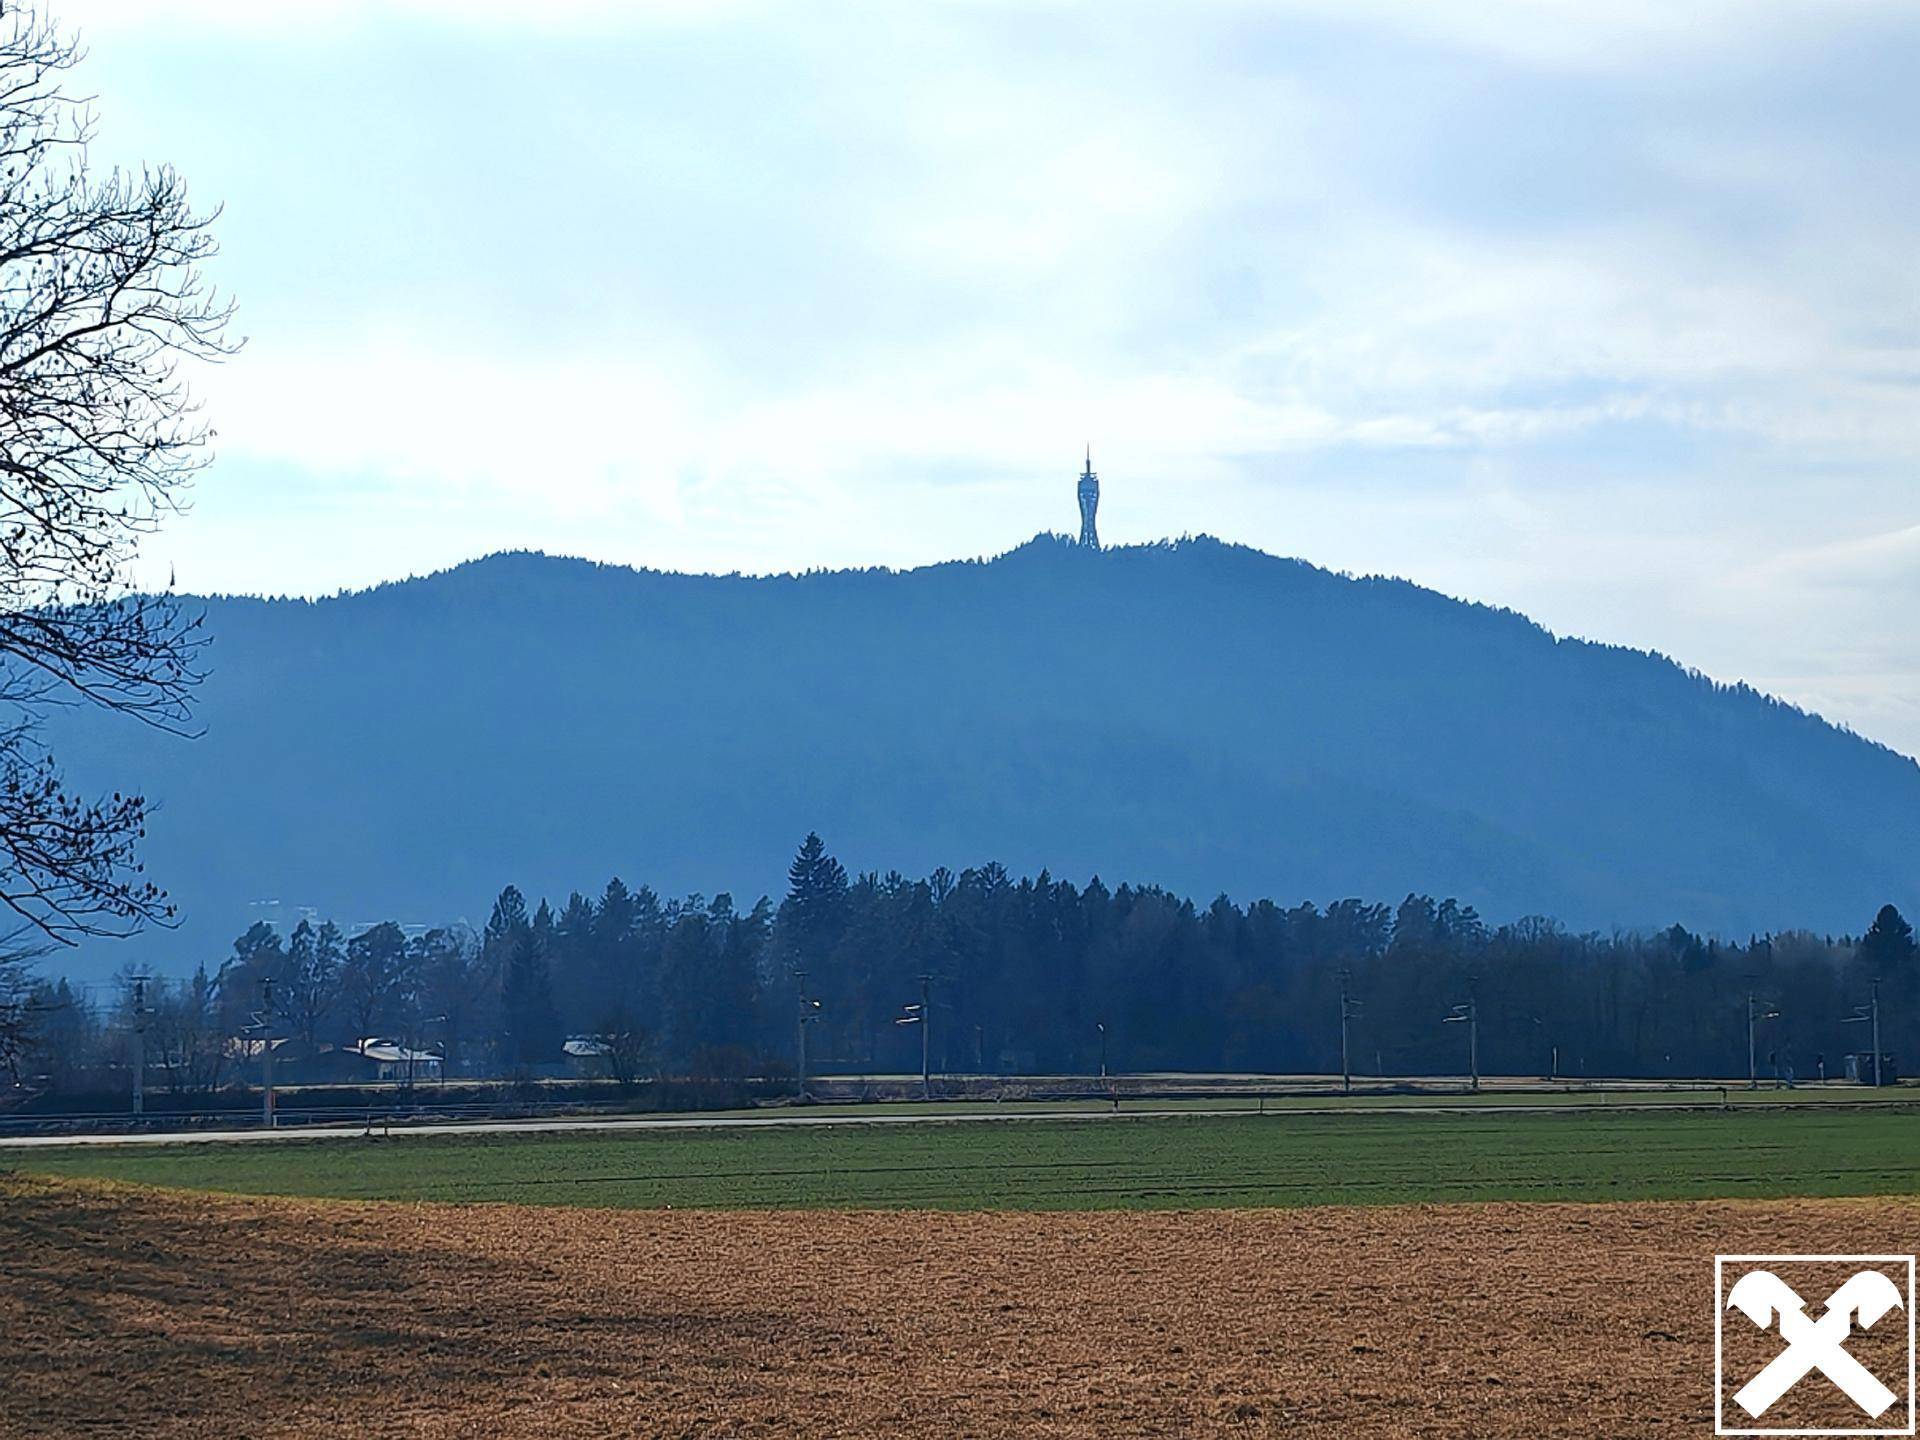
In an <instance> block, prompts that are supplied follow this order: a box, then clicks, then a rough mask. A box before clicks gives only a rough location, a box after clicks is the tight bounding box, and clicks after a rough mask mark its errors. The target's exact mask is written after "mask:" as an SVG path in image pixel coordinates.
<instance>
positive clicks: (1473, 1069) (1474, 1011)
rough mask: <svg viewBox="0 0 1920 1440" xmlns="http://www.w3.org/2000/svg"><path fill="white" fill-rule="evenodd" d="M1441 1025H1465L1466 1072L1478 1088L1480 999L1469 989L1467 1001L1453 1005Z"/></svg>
mask: <svg viewBox="0 0 1920 1440" xmlns="http://www.w3.org/2000/svg"><path fill="white" fill-rule="evenodd" d="M1440 1023H1441V1024H1443V1025H1465V1026H1466V1027H1467V1073H1468V1074H1469V1075H1470V1076H1471V1077H1472V1079H1473V1088H1474V1089H1475V1090H1478V1089H1479V1088H1480V1000H1479V997H1477V996H1475V995H1474V994H1473V992H1472V991H1471V990H1469V991H1468V992H1467V1003H1466V1004H1464V1005H1456V1006H1454V1007H1453V1010H1452V1012H1451V1013H1449V1014H1448V1015H1447V1017H1446V1019H1444V1020H1443V1021H1441V1022H1440Z"/></svg>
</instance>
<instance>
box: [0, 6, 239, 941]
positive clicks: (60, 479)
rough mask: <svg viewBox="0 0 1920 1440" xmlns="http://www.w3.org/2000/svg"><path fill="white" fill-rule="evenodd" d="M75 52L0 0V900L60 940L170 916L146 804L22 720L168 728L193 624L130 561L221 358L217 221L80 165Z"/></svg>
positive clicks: (181, 195) (144, 181)
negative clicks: (98, 793)
mask: <svg viewBox="0 0 1920 1440" xmlns="http://www.w3.org/2000/svg"><path fill="white" fill-rule="evenodd" d="M81 58H82V52H81V51H80V49H79V48H78V45H77V43H76V42H74V41H73V40H71V39H69V38H67V37H66V36H65V35H64V33H63V32H61V31H60V30H59V29H58V28H57V27H56V26H55V25H54V24H53V23H52V21H50V20H49V19H48V18H47V17H46V16H45V15H43V14H42V13H40V12H39V11H38V10H37V9H36V8H35V7H34V6H33V5H31V4H12V3H3V0H0V717H3V718H0V906H4V907H5V908H6V909H8V910H11V911H12V912H13V913H14V915H15V916H17V917H18V919H19V922H20V924H21V925H22V927H23V928H25V929H27V930H38V931H40V932H42V933H44V934H45V935H46V936H49V937H51V938H52V939H55V940H59V941H67V942H71V941H73V940H75V939H77V938H79V937H81V936H83V935H98V934H125V933H130V932H131V931H133V930H137V929H139V928H140V927H141V926H142V925H143V924H145V923H148V922H151V921H160V922H165V921H166V920H168V919H170V918H171V917H172V914H173V912H172V908H171V906H170V905H169V904H168V902H167V899H166V896H165V894H164V892H162V891H161V890H160V889H159V888H158V887H156V886H155V885H154V884H152V883H151V882H150V881H148V880H146V879H145V878H144V877H143V875H142V873H141V866H140V864H139V861H138V859H137V857H136V854H135V846H136V843H137V842H138V841H139V839H140V838H141V836H142V835H143V833H144V828H145V824H146V817H147V804H146V801H145V799H144V798H143V797H141V796H139V795H135V794H129V793H114V794H113V795H111V797H109V798H87V797H85V796H82V795H79V794H76V793H75V792H74V791H73V790H71V789H70V788H69V787H68V785H67V783H66V782H65V780H64V779H63V777H62V775H61V772H60V770H59V768H58V767H57V766H56V764H55V762H54V758H53V756H52V755H51V754H50V753H48V751H47V750H46V748H45V746H44V745H43V744H42V743H41V742H40V738H39V722H40V718H41V716H42V715H43V714H44V712H45V709H46V708H47V707H48V706H51V705H61V704H90V705H97V706H102V707H105V708H107V709H109V710H114V711H118V712H121V713H124V714H127V715H131V716H134V717H136V718H137V719H139V720H141V721H144V722H146V723H148V724H151V725H156V726H160V727H163V728H167V729H171V730H176V731H181V732H184V731H185V730H186V727H187V726H188V724H189V720H190V716H189V700H190V696H191V691H192V688H193V686H194V684H195V683H196V681H197V680H198V679H199V671H198V670H197V668H196V664H195V659H196V655H197V653H198V650H199V647H200V645H201V644H202V643H203V637H202V635H201V633H200V629H199V617H198V616H196V615H189V614H187V613H185V612H183V610H182V609H181V608H180V606H179V605H178V604H177V603H176V602H175V601H174V599H173V598H172V597H171V596H170V595H157V596H156V595H150V594H147V595H143V594H138V593H135V591H134V588H133V585H132V583H131V578H130V574H129V566H130V562H131V561H132V559H133V556H134V552H135V549H136V547H137V545H138V542H139V540H140V538H141V537H142V536H143V535H145V534H147V533H149V532H150V531H151V530H152V529H153V528H154V526H155V525H156V524H158V523H159V521H160V520H161V519H162V518H163V517H164V516H165V515H167V514H169V513H172V512H174V511H176V510H178V509H179V508H180V507H181V498H182V490H183V487H184V486H185V485H186V484H187V483H188V482H189V481H190V479H191V478H192V476H193V474H194V473H195V472H196V471H197V470H198V469H199V468H200V467H201V466H202V465H203V464H205V463H206V459H207V458H208V457H207V449H206V444H207V440H208V438H209V435H210V431H209V430H208V428H207V427H206V425H205V424H204V423H203V422H202V421H201V419H200V418H199V415H198V413H197V407H196V405H195V404H194V402H193V400H192V397H191V396H190V394H189V392H188V388H187V385H186V382H185V381H184V380H183V379H182V378H181V374H180V367H181V364H182V362H183V361H186V360H217V359H219V358H221V357H223V356H225V355H228V354H231V353H232V352H233V350H234V349H236V348H237V346H236V345H235V344H233V343H230V342H229V341H228V339H227V337H226V328H227V324H228V321H229V319H230V317H231V313H232V312H231V305H230V303H229V302H227V301H225V300H224V299H223V298H222V297H220V296H218V295H217V294H216V293H215V292H214V291H213V290H212V289H211V288H210V287H209V286H208V284H207V283H206V281H205V279H204V278H203V276H202V274H201V270H200V266H201V262H203V261H205V260H206V259H207V258H208V257H209V256H211V255H213V254H214V252H215V245H214V240H213V236H212V234H211V232H210V230H209V225H210V224H211V222H212V221H213V220H214V219H215V218H217V215H218V211H217V210H215V211H211V212H208V213H205V214H200V213H196V212H195V211H194V210H193V208H192V207H191V206H190V205H189V203H188V200H187V194H186V187H185V185H184V183H183V182H182V181H181V179H180V177H179V176H178V175H177V174H175V173H174V171H173V170H171V169H169V168H166V167H164V166H163V167H159V168H156V169H145V170H142V171H141V172H140V173H138V174H132V173H127V172H124V171H119V170H115V171H113V172H112V173H111V174H109V175H107V176H105V177H104V178H98V179H96V178H95V177H94V176H93V175H92V174H91V173H90V172H89V169H88V165H87V147H88V143H89V141H90V140H91V138H92V134H93V117H92V110H91V102H90V100H88V99H87V98H85V97H79V96H74V95H70V94H68V93H67V92H66V90H65V88H64V85H65V82H66V79H67V77H68V75H69V72H71V71H72V69H73V68H74V66H75V65H76V64H77V63H78V62H79V61H80V59H81Z"/></svg>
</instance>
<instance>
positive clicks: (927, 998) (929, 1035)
mask: <svg viewBox="0 0 1920 1440" xmlns="http://www.w3.org/2000/svg"><path fill="white" fill-rule="evenodd" d="M1875 1043H1876V1044H1878V1043H1879V1042H1878V1037H1876V1038H1875ZM920 1098H921V1099H923V1100H931V1099H932V1098H933V976H931V975H922V976H921V977H920Z"/></svg>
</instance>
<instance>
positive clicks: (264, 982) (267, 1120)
mask: <svg viewBox="0 0 1920 1440" xmlns="http://www.w3.org/2000/svg"><path fill="white" fill-rule="evenodd" d="M260 1003H261V1009H260V1123H261V1124H262V1125H264V1126H266V1127H267V1128H268V1129H269V1130H271V1129H272V1128H273V977H272V976H271V975H268V976H265V977H263V978H262V979H261V981H260Z"/></svg>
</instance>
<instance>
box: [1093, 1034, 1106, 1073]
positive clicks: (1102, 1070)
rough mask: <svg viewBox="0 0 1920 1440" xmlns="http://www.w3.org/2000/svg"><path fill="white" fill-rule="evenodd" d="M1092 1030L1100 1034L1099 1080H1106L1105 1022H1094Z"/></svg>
mask: <svg viewBox="0 0 1920 1440" xmlns="http://www.w3.org/2000/svg"><path fill="white" fill-rule="evenodd" d="M1093 1028H1094V1029H1096V1030H1098V1031H1099V1032H1100V1078H1101V1079H1102V1080H1104V1079H1106V1078H1107V1022H1106V1021H1104V1020H1096V1021H1094V1022H1093Z"/></svg>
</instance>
